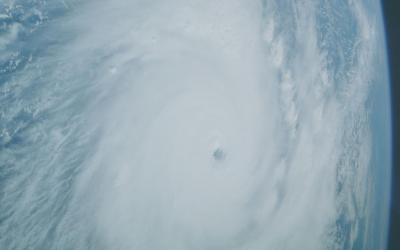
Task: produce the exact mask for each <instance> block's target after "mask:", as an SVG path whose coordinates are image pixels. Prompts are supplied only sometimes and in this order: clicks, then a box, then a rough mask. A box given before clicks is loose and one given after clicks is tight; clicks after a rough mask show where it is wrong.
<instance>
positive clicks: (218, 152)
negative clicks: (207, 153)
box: [213, 148, 225, 161]
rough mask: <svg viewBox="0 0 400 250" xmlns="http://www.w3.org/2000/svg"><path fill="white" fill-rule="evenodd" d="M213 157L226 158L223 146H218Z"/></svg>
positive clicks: (216, 158)
mask: <svg viewBox="0 0 400 250" xmlns="http://www.w3.org/2000/svg"><path fill="white" fill-rule="evenodd" d="M213 157H214V159H215V160H217V161H222V160H224V159H225V152H224V151H223V150H222V149H221V148H217V149H215V150H214V152H213Z"/></svg>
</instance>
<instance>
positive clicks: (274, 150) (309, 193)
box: [0, 0, 382, 250]
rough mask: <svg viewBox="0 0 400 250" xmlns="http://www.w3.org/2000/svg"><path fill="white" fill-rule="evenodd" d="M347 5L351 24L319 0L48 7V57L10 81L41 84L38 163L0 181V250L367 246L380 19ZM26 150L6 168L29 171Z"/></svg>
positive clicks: (177, 0) (44, 40)
mask: <svg viewBox="0 0 400 250" xmlns="http://www.w3.org/2000/svg"><path fill="white" fill-rule="evenodd" d="M340 2H341V6H342V7H343V6H344V7H346V8H345V9H346V10H347V11H348V13H346V17H347V19H341V17H340V14H338V13H337V12H336V10H335V7H334V6H330V2H328V1H322V3H316V1H278V0H276V1H272V0H271V1H248V0H220V1H204V0H193V1H183V0H170V1H164V0H154V1H147V0H146V1H145V0H134V1H127V0H114V1H103V0H101V1H86V2H84V3H83V2H82V1H77V0H76V1H69V2H68V1H65V2H63V4H62V5H63V6H64V7H60V6H53V7H54V9H55V10H54V11H55V12H57V11H58V12H60V9H59V8H61V9H63V12H65V13H64V14H63V15H60V16H58V17H57V18H54V21H52V22H49V24H48V25H47V27H45V28H43V29H42V30H39V31H38V32H39V35H38V36H37V37H36V38H35V39H36V41H37V43H41V44H47V45H46V46H47V50H46V52H41V53H42V54H41V56H40V57H37V58H34V59H33V60H36V61H35V66H27V68H26V69H24V72H23V73H24V74H20V75H18V76H17V77H16V79H14V80H13V82H10V83H9V86H10V87H9V88H11V89H12V88H16V89H17V88H20V89H23V90H21V91H20V92H18V93H19V95H20V98H22V97H23V95H24V92H25V93H26V91H29V86H28V84H29V83H30V82H32V81H38V82H41V83H42V84H41V85H40V86H39V87H36V89H35V90H30V91H31V92H30V93H36V94H37V96H41V98H40V99H37V98H36V99H35V98H25V100H26V102H29V105H30V106H31V107H33V108H32V109H33V110H32V112H31V113H29V112H30V111H27V112H28V113H29V114H30V115H31V116H32V117H33V118H35V119H36V120H37V123H35V124H36V125H35V126H34V127H33V128H32V129H29V130H28V132H26V133H29V136H28V135H27V138H29V140H30V142H32V143H31V144H29V143H28V144H27V145H26V146H25V147H24V149H21V150H28V149H29V150H34V152H35V156H32V158H31V159H29V164H28V165H30V166H32V167H31V168H30V170H29V171H26V173H25V172H24V174H23V175H20V176H17V177H15V178H14V179H13V181H12V183H11V182H10V183H7V184H5V185H4V187H5V189H4V192H5V193H10V195H9V196H7V197H5V198H2V204H1V205H0V208H1V209H2V210H1V211H13V212H12V214H11V215H9V216H8V217H7V221H8V222H9V223H3V224H1V223H0V225H1V227H0V235H8V234H5V232H7V231H8V230H11V227H12V224H13V223H11V222H14V224H17V225H18V226H16V228H14V229H13V234H12V236H9V237H7V236H5V237H2V236H0V246H8V247H10V248H9V249H14V248H15V249H23V248H24V247H25V246H27V245H31V246H34V247H39V248H40V247H42V249H46V248H49V249H139V250H145V249H149V250H150V249H154V250H155V249H171V250H187V249H219V250H221V249H232V250H233V249H241V250H252V249H254V250H258V249H260V250H261V249H343V248H345V249H353V247H363V246H366V244H367V243H368V236H369V235H370V234H373V233H374V231H373V230H374V229H372V228H368V227H366V226H365V225H368V223H369V221H370V220H372V219H371V213H370V211H371V207H372V203H371V195H372V194H373V193H374V191H373V180H371V178H370V177H369V176H370V171H371V169H370V167H369V166H370V165H371V150H372V140H373V138H372V135H371V132H370V125H369V115H368V106H367V105H366V104H367V102H368V100H369V99H368V98H369V96H370V94H369V93H370V90H371V88H372V87H371V86H373V85H374V84H376V83H375V82H376V81H377V79H374V77H373V72H374V70H375V68H376V62H377V61H379V60H381V59H380V58H378V56H377V54H376V53H375V51H379V50H381V49H382V48H381V47H379V46H380V45H379V43H378V42H380V41H379V39H380V38H379V36H378V33H379V29H378V28H379V27H380V25H381V23H380V21H379V19H378V18H379V17H380V13H375V12H373V11H372V12H371V10H370V9H372V7H376V6H377V5H378V3H372V2H373V1H364V2H363V3H362V2H361V1H340ZM328 6H330V7H331V8H328ZM378 9H379V8H378ZM37 11H39V10H37ZM58 12H57V13H58ZM35 13H36V12H35ZM371 13H372V14H373V15H375V17H374V18H370V17H369V16H368V15H372V14H371ZM32 15H33V14H32ZM49 15H50V14H49ZM15 27H16V29H20V30H19V31H16V32H17V33H18V32H20V33H21V32H24V29H25V28H24V27H19V26H15ZM348 27H352V28H354V29H355V30H356V31H357V32H355V34H353V35H350V36H349V37H347V38H346V39H340V38H341V36H344V35H343V34H347V33H348ZM53 35H57V36H56V37H55V36H53ZM8 39H12V37H11V38H10V37H9V38H8ZM3 43H4V44H6V43H7V41H6V40H5V41H3V40H0V46H1V45H2V44H3ZM332 51H333V52H332ZM5 56H6V55H5ZM3 59H4V58H2V60H3ZM366 72H367V73H366ZM44 76H45V77H44ZM21 86H22V87H21ZM24 89H25V90H24ZM24 106H25V105H14V106H13V110H14V111H12V110H11V111H10V112H9V117H11V118H9V119H10V120H11V119H13V118H12V117H13V114H14V116H16V115H17V114H18V113H19V112H20V110H22V109H23V107H24ZM43 119H45V121H47V122H43ZM46 119H47V120H46ZM2 143H3V142H2ZM38 145H41V146H40V147H38ZM19 153H21V152H16V153H13V154H9V156H7V157H11V158H7V159H6V160H5V162H6V161H7V162H11V161H14V162H16V163H15V168H16V169H18V168H19V167H20V168H21V169H22V166H24V165H26V164H27V163H28V162H24V161H22V160H18V155H19ZM2 157H3V158H4V157H6V156H3V155H2ZM28 179H29V180H31V181H29V182H27V180H28ZM20 185H24V186H25V188H24V191H22V193H19V191H17V189H16V188H17V186H20ZM23 204H31V205H30V206H28V207H26V206H23ZM10 213H11V212H10ZM21 218H23V219H22V221H19V222H17V220H21ZM54 218H57V219H54ZM15 237H16V238H19V239H20V240H19V241H17V242H11V241H10V239H11V238H15ZM48 237H51V238H52V239H53V240H45V239H46V238H48ZM43 247H44V248H43ZM363 249H367V248H363ZM376 249H377V248H376Z"/></svg>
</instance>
